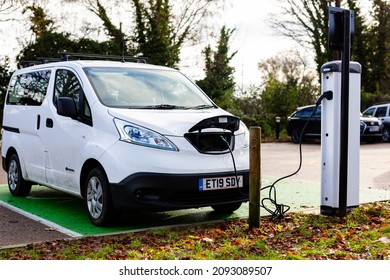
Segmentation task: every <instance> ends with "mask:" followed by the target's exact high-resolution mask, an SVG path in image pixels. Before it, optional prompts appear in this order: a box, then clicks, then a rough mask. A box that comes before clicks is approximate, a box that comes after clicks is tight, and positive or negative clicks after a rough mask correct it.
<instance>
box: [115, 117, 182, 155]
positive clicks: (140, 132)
mask: <svg viewBox="0 0 390 280" xmlns="http://www.w3.org/2000/svg"><path fill="white" fill-rule="evenodd" d="M114 123H115V125H116V127H117V129H118V132H119V135H120V140H121V141H125V142H128V143H132V144H136V145H141V146H146V147H151V148H156V149H163V150H170V151H178V148H177V147H176V146H175V145H174V144H173V143H172V142H171V141H169V140H168V138H166V137H164V136H163V135H161V134H159V133H157V132H154V131H152V130H149V129H147V128H144V127H141V126H137V125H134V124H131V123H128V122H125V121H122V120H120V119H114Z"/></svg>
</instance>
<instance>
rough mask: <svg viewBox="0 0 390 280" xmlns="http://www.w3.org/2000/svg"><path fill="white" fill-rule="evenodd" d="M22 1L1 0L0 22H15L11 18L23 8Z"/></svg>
mask: <svg viewBox="0 0 390 280" xmlns="http://www.w3.org/2000/svg"><path fill="white" fill-rule="evenodd" d="M22 2H24V1H22V0H0V14H1V15H2V17H1V18H0V22H5V21H11V20H14V19H13V17H12V16H11V15H12V13H13V12H15V11H16V10H17V9H19V8H20V7H21V4H22Z"/></svg>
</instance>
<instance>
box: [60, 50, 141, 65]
mask: <svg viewBox="0 0 390 280" xmlns="http://www.w3.org/2000/svg"><path fill="white" fill-rule="evenodd" d="M70 57H75V58H79V59H80V58H98V59H108V60H120V61H122V62H126V60H130V61H136V62H138V63H146V59H147V58H146V57H142V56H124V55H109V54H106V55H104V54H86V53H68V52H61V53H60V58H61V61H68V60H69V58H70Z"/></svg>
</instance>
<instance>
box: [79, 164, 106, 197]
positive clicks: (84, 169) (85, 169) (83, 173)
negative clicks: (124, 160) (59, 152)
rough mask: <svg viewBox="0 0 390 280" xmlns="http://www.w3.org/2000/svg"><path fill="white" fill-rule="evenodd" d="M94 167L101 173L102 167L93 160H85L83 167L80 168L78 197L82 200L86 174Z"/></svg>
mask: <svg viewBox="0 0 390 280" xmlns="http://www.w3.org/2000/svg"><path fill="white" fill-rule="evenodd" d="M95 167H100V168H101V169H102V170H103V171H104V168H103V166H102V165H101V164H100V163H99V162H98V161H97V160H95V159H89V160H87V161H86V162H85V163H84V165H83V167H82V168H81V173H80V195H81V197H82V198H85V184H86V180H87V176H88V173H89V172H90V171H91V170H92V169H93V168H95Z"/></svg>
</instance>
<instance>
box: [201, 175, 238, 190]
mask: <svg viewBox="0 0 390 280" xmlns="http://www.w3.org/2000/svg"><path fill="white" fill-rule="evenodd" d="M237 181H238V182H237ZM243 181H244V178H243V176H242V175H240V176H237V177H236V176H231V177H214V178H200V179H199V191H214V190H225V189H233V188H237V187H239V188H242V187H243V185H244V184H243Z"/></svg>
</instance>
